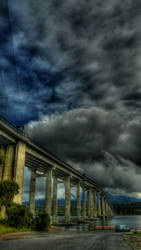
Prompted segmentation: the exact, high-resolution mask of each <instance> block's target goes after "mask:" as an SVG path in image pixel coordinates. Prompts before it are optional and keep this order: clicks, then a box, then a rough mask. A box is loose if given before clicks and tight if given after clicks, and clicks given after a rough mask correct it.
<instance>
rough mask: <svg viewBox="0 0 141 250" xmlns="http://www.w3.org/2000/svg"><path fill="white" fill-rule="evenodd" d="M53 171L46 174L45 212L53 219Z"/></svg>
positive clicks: (50, 170)
mask: <svg viewBox="0 0 141 250" xmlns="http://www.w3.org/2000/svg"><path fill="white" fill-rule="evenodd" d="M51 191H52V169H49V170H48V171H47V173H46V192H45V212H46V213H48V215H49V216H50V217H51Z"/></svg>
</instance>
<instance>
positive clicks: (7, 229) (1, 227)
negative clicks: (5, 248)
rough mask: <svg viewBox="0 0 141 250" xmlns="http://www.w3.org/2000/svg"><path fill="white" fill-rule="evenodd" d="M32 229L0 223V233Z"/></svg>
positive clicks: (29, 230)
mask: <svg viewBox="0 0 141 250" xmlns="http://www.w3.org/2000/svg"><path fill="white" fill-rule="evenodd" d="M31 231H32V230H31V229H30V228H20V229H17V228H14V227H9V226H7V225H3V224H0V235H2V234H7V233H15V232H31Z"/></svg>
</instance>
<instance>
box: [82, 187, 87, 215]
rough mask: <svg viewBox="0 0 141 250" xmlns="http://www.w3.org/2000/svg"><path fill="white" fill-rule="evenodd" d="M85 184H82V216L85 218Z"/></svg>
mask: <svg viewBox="0 0 141 250" xmlns="http://www.w3.org/2000/svg"><path fill="white" fill-rule="evenodd" d="M85 191H86V190H85V186H83V211H82V212H83V218H84V219H85V218H86V199H85Z"/></svg>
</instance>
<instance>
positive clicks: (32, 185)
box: [29, 170, 36, 214]
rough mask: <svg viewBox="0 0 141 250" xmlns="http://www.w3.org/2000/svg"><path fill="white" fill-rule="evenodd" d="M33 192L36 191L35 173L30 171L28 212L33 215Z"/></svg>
mask: <svg viewBox="0 0 141 250" xmlns="http://www.w3.org/2000/svg"><path fill="white" fill-rule="evenodd" d="M35 191H36V173H35V171H34V170H31V176H30V192H29V207H30V211H31V212H32V213H33V214H35Z"/></svg>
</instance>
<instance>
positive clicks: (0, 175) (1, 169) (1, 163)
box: [0, 148, 5, 181]
mask: <svg viewBox="0 0 141 250" xmlns="http://www.w3.org/2000/svg"><path fill="white" fill-rule="evenodd" d="M0 150H2V152H3V151H4V154H5V150H4V148H0ZM4 167H5V162H4V159H3V160H2V161H1V159H0V181H2V180H3V172H4Z"/></svg>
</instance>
